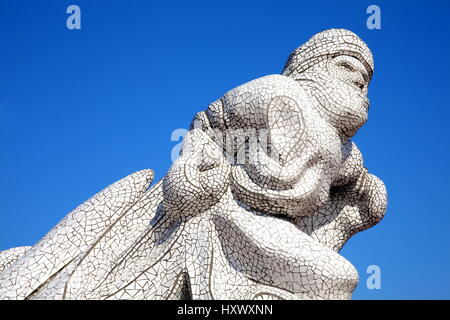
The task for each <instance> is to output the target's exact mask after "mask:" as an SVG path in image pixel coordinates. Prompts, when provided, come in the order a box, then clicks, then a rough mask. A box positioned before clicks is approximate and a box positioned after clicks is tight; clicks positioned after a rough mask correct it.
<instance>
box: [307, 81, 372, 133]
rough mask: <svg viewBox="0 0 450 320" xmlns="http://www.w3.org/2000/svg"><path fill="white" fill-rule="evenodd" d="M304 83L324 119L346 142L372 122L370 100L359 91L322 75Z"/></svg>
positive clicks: (347, 84) (345, 83)
mask: <svg viewBox="0 0 450 320" xmlns="http://www.w3.org/2000/svg"><path fill="white" fill-rule="evenodd" d="M298 80H302V81H301V85H302V87H304V88H305V89H306V91H307V92H308V94H309V95H310V96H311V98H312V100H313V104H314V107H315V108H316V109H317V111H318V112H319V113H320V115H321V116H322V117H323V118H324V119H325V120H326V121H327V122H329V123H330V124H331V125H332V126H333V127H335V128H336V129H337V130H338V132H339V134H340V135H341V136H342V137H343V139H344V140H348V139H349V138H351V137H352V136H354V135H355V134H356V132H357V131H358V129H359V128H361V127H362V126H363V125H364V124H365V123H366V122H367V119H368V109H369V99H368V98H367V96H366V94H365V93H364V92H362V91H361V90H360V89H359V88H357V87H355V86H353V85H351V84H349V83H347V82H345V81H342V80H340V79H336V78H335V77H332V76H330V75H328V74H326V75H325V74H322V75H321V76H316V77H315V79H314V80H312V79H298Z"/></svg>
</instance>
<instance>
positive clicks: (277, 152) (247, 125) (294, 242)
mask: <svg viewBox="0 0 450 320" xmlns="http://www.w3.org/2000/svg"><path fill="white" fill-rule="evenodd" d="M372 73H373V59H372V54H371V52H370V50H369V48H368V47H367V46H366V44H365V43H364V42H363V41H362V40H361V39H360V38H358V36H356V35H355V34H354V33H352V32H350V31H347V30H343V29H332V30H327V31H324V32H321V33H318V34H316V35H315V36H314V37H312V38H311V39H310V40H309V41H308V42H306V43H305V44H304V45H302V46H301V47H300V48H298V49H297V50H295V51H294V52H293V53H292V54H291V55H290V57H289V59H288V61H287V63H286V65H285V68H284V70H283V72H282V74H281V75H269V76H266V77H262V78H260V79H256V80H253V81H251V82H249V83H246V84H244V85H242V86H240V87H237V88H235V89H233V90H231V91H229V92H228V93H226V94H225V95H224V96H223V97H222V98H220V99H219V100H217V101H215V102H213V103H212V104H211V105H210V106H209V107H208V108H207V109H206V111H202V112H199V113H198V114H197V115H196V116H195V117H194V120H193V122H192V125H191V128H190V130H189V132H188V133H187V134H186V136H185V138H184V143H183V148H182V153H181V155H180V157H179V158H178V159H177V160H176V161H175V163H174V164H173V165H172V167H171V168H170V170H169V172H168V173H167V175H166V176H165V178H164V179H163V180H162V181H159V182H158V183H156V184H155V185H153V186H151V187H149V185H150V184H151V183H152V180H153V172H152V171H151V170H143V171H139V172H136V173H134V174H132V175H130V176H128V177H126V178H124V179H122V180H120V181H118V182H116V183H115V184H113V185H111V186H110V187H108V188H106V189H104V190H103V191H101V192H100V193H98V194H97V195H95V196H94V197H93V198H91V199H89V200H88V201H86V202H85V203H83V204H82V205H80V206H79V207H78V208H76V209H75V210H74V211H72V212H71V213H69V214H68V215H67V216H66V217H65V218H64V219H63V220H62V221H61V222H59V223H58V224H57V225H56V226H55V227H54V228H53V229H52V230H51V231H50V232H49V233H48V234H47V235H45V236H44V237H43V238H42V239H41V240H40V241H39V242H38V243H37V244H35V245H34V246H32V247H20V248H15V249H10V250H7V251H3V252H1V253H0V299H348V298H350V297H351V293H352V291H353V290H354V288H355V286H356V285H357V282H358V274H357V271H356V270H355V268H354V267H353V266H352V264H351V263H350V262H348V261H347V260H345V259H344V258H343V257H342V256H340V255H339V254H338V253H337V252H338V251H339V250H340V249H341V247H342V246H343V245H344V243H345V242H346V241H347V239H348V238H349V237H351V236H352V235H353V234H355V233H356V232H359V231H361V230H364V229H367V228H369V227H371V226H373V225H374V224H376V223H377V222H378V221H380V220H381V219H382V218H383V216H384V213H385V209H386V190H385V187H384V184H383V183H382V182H381V181H380V180H379V179H378V178H377V177H375V176H374V175H371V174H369V173H368V172H367V169H366V168H365V167H364V165H363V160H362V156H361V153H360V152H359V150H358V148H357V147H356V145H355V144H354V143H353V142H352V141H351V140H350V138H351V137H352V136H353V135H354V134H355V133H356V132H357V130H358V129H359V128H360V127H361V126H362V125H363V124H364V123H365V122H366V121H367V113H368V106H369V102H368V99H367V87H368V84H369V82H370V79H371V77H372Z"/></svg>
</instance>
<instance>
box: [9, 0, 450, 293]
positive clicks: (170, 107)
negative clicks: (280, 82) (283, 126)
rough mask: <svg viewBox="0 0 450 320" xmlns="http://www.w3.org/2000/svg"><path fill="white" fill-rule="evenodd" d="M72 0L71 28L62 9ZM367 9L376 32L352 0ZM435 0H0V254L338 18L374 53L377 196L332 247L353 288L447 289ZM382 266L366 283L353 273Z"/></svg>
mask: <svg viewBox="0 0 450 320" xmlns="http://www.w3.org/2000/svg"><path fill="white" fill-rule="evenodd" d="M70 4H77V5H79V6H80V7H81V11H82V17H81V19H82V22H81V27H82V29H81V30H75V31H70V30H68V29H67V28H66V17H67V14H66V8H67V6H68V5H70ZM370 4H377V5H379V6H380V8H381V19H382V22H381V30H368V29H367V28H366V19H367V17H368V15H367V14H366V8H367V6H368V5H370ZM449 15H450V1H378V0H377V1H374V2H372V1H299V0H297V1H281V0H277V1H251V2H250V1H246V2H245V3H244V1H235V0H232V1H184V2H175V1H170V2H163V1H159V3H158V4H157V3H156V1H130V0H128V1H125V0H124V1H99V0H96V1H87V0H73V1H70V2H69V1H62V0H53V1H48V0H45V1H44V0H40V1H17V0H8V1H5V0H0V39H1V42H2V46H1V50H0V152H1V154H0V170H1V172H0V250H2V249H7V248H10V247H14V246H21V245H32V244H34V243H35V242H36V241H38V240H39V239H40V237H42V236H43V235H44V234H45V233H46V232H47V231H48V230H50V229H51V228H52V227H53V226H54V225H55V224H56V223H57V222H58V221H59V220H60V219H61V218H63V217H64V216H65V215H66V214H67V213H68V212H69V211H71V210H72V209H73V208H74V207H76V206H77V205H78V204H80V203H81V202H83V201H84V200H86V199H88V198H89V197H90V196H92V195H93V194H94V193H96V192H97V191H99V190H101V189H102V188H104V187H105V186H107V185H109V184H110V183H112V182H114V181H116V180H118V179H120V178H122V177H124V176H126V175H128V174H129V173H132V172H134V171H137V170H140V169H144V168H151V169H154V170H155V173H156V177H157V179H159V178H161V177H162V176H164V174H165V173H166V171H167V169H168V168H169V167H170V165H171V158H170V153H171V150H172V148H173V147H174V146H175V145H176V143H177V142H173V141H171V139H170V137H171V133H172V131H173V130H174V129H177V128H187V127H188V125H189V123H190V120H191V118H192V116H193V115H194V114H195V113H196V112H197V111H200V110H202V109H204V108H205V107H206V106H207V105H208V104H209V103H210V102H212V101H214V100H215V99H217V98H219V97H220V96H221V95H222V94H224V93H225V92H226V91H228V90H230V89H232V88H233V87H235V86H237V85H239V84H242V83H245V82H247V81H249V80H252V79H254V78H257V77H260V76H264V75H267V74H272V73H279V72H280V71H281V68H282V67H283V64H284V62H285V60H286V58H287V56H288V55H289V53H290V52H291V51H292V50H293V49H294V48H296V47H297V46H299V45H300V44H302V43H303V42H305V41H306V40H307V39H308V38H309V37H310V36H312V35H313V34H314V33H316V32H319V31H321V30H324V29H328V28H347V29H350V30H352V31H354V32H356V33H357V34H358V35H360V36H361V38H362V39H363V40H365V41H366V42H367V43H368V45H369V46H370V48H371V49H372V51H373V54H374V57H375V75H374V78H373V81H372V84H371V86H370V90H369V97H370V99H371V102H372V105H371V109H370V115H369V122H368V123H367V124H366V126H364V127H363V128H362V129H361V130H360V132H359V133H358V134H357V136H356V137H355V141H356V142H357V143H358V145H359V147H360V149H361V150H362V152H363V155H364V157H365V161H366V165H367V166H368V168H369V170H370V171H371V172H372V173H375V174H376V175H378V176H379V177H381V178H382V179H383V180H384V182H385V183H386V186H387V190H388V193H389V206H388V211H387V214H386V217H385V219H384V220H383V221H382V222H381V223H380V224H379V225H377V226H376V227H374V228H373V229H371V230H368V231H365V232H362V233H359V234H358V235H356V236H354V237H353V238H352V239H351V240H350V241H349V242H348V243H347V245H346V247H345V248H344V249H343V250H342V254H343V255H344V256H345V257H347V258H348V259H349V260H350V261H351V262H352V263H353V264H354V265H355V266H356V267H357V269H358V271H359V273H360V278H361V281H360V285H359V287H358V288H357V290H356V291H355V294H354V298H355V299H431V298H435V299H440V298H446V299H449V298H450V240H449V237H450V210H449V198H450V187H449V185H450V183H449V179H450V174H449V173H450V169H449V164H450V161H449V160H450V159H449V158H450V153H449V138H450V129H449V120H450V111H449V109H450V107H449V101H450V81H449V71H450V59H449V58H450V54H449V52H450V41H449V33H450V27H449V25H450V22H449V21H450V19H449ZM372 264H376V265H379V266H380V267H381V271H382V284H381V285H382V288H381V290H369V289H367V288H366V285H365V282H366V278H367V274H366V268H367V266H369V265H372Z"/></svg>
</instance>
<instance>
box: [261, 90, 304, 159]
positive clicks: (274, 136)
mask: <svg viewBox="0 0 450 320" xmlns="http://www.w3.org/2000/svg"><path fill="white" fill-rule="evenodd" d="M267 122H268V125H269V130H270V145H271V157H272V158H273V157H276V158H278V159H275V160H278V161H281V162H282V163H285V162H287V161H289V160H291V151H292V149H293V148H294V147H295V145H296V144H297V142H298V141H299V140H300V139H301V137H302V134H303V132H304V130H305V121H304V119H303V115H302V109H301V106H299V105H298V103H297V102H296V101H295V100H294V99H292V98H290V97H286V96H278V97H274V98H273V99H272V100H271V101H270V103H269V107H268V108H267Z"/></svg>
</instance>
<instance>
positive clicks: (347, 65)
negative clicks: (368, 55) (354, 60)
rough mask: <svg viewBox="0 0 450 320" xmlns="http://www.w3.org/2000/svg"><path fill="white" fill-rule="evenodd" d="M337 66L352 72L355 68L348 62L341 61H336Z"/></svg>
mask: <svg viewBox="0 0 450 320" xmlns="http://www.w3.org/2000/svg"><path fill="white" fill-rule="evenodd" d="M338 67H340V68H341V69H344V70H347V71H350V72H353V71H355V68H354V67H353V66H352V65H351V64H350V63H348V62H345V61H342V62H339V63H338Z"/></svg>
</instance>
